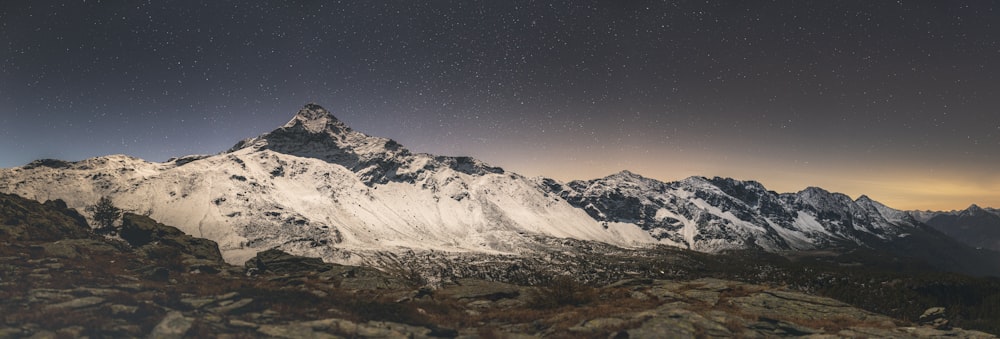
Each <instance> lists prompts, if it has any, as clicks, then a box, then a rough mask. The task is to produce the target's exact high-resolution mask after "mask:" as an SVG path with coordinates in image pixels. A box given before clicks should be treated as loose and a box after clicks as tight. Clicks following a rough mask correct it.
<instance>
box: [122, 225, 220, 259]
mask: <svg viewBox="0 0 1000 339" xmlns="http://www.w3.org/2000/svg"><path fill="white" fill-rule="evenodd" d="M121 237H122V239H125V241H127V242H128V243H129V244H130V245H132V246H133V247H136V248H138V249H140V250H142V251H144V252H146V253H148V254H150V255H155V254H156V253H157V251H158V249H162V248H170V249H176V250H178V251H180V252H181V255H184V256H187V257H189V258H187V259H188V261H190V259H200V260H207V261H208V262H211V263H214V264H216V265H219V264H222V263H223V260H222V253H221V252H219V245H217V244H216V243H215V242H214V241H211V240H208V239H202V238H195V237H192V236H190V235H187V234H185V233H184V232H181V231H180V230H178V229H177V228H176V227H173V226H167V225H164V224H161V223H158V222H156V221H155V220H153V219H150V218H149V217H145V216H141V215H136V214H132V213H125V215H124V216H123V217H122V228H121ZM182 260H183V259H182Z"/></svg>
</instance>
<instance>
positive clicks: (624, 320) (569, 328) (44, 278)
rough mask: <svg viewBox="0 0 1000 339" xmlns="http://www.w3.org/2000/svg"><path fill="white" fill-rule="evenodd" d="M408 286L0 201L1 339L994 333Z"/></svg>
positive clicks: (499, 288)
mask: <svg viewBox="0 0 1000 339" xmlns="http://www.w3.org/2000/svg"><path fill="white" fill-rule="evenodd" d="M413 282H414V280H413V279H408V278H407V277H406V276H405V275H399V274H392V272H389V273H386V272H382V271H378V270H374V269H369V268H364V267H352V266H342V265H334V264H328V263H323V262H322V261H320V260H318V259H310V258H303V257H297V256H292V255H288V254H286V253H283V252H281V251H277V250H269V251H265V252H261V253H259V254H258V255H257V256H256V257H255V258H253V259H251V260H250V261H249V262H247V264H246V265H245V266H244V267H237V266H232V265H228V264H226V263H224V262H223V261H222V258H221V255H220V254H219V250H218V247H217V246H216V245H215V243H213V242H211V241H208V240H204V239H197V238H192V237H189V236H187V235H185V234H183V233H182V232H180V231H178V230H177V229H176V228H173V227H170V226H166V225H162V224H158V223H156V222H155V221H153V220H151V219H149V218H146V217H143V216H139V215H131V214H128V215H126V217H125V218H124V220H123V225H122V228H121V230H120V239H108V238H104V237H99V236H96V235H94V234H92V233H91V232H90V228H89V226H88V225H87V224H86V221H85V220H84V218H82V217H81V216H80V215H79V214H77V213H76V212H75V211H74V210H71V209H67V208H65V205H64V204H60V203H59V202H58V201H56V202H48V203H46V204H40V203H37V202H34V201H30V200H25V199H21V198H18V197H16V196H10V195H0V315H2V319H0V338H8V337H39V338H41V337H154V338H170V337H287V338H302V337H415V338H424V337H487V338H490V337H536V336H544V337H601V338H607V337H612V338H646V337H777V336H813V337H935V336H947V337H967V338H992V337H994V336H992V335H990V334H987V333H983V332H977V331H969V330H962V329H958V328H949V327H948V326H947V322H946V321H945V319H943V318H941V317H940V315H941V314H944V313H945V312H943V311H941V310H931V312H930V313H929V318H928V319H927V320H928V321H927V323H928V324H930V325H918V324H913V323H908V322H905V321H902V320H896V319H892V318H889V317H886V316H882V315H878V314H874V313H871V312H867V311H864V310H860V309H858V308H855V307H852V306H850V305H847V304H845V303H842V302H839V301H836V300H833V299H830V298H823V297H816V296H811V295H808V294H803V293H796V292H791V291H787V290H784V289H782V288H780V287H773V286H763V285H755V284H746V283H741V282H735V281H728V280H720V279H708V278H706V279H696V280H689V281H673V280H656V279H631V280H623V281H618V282H616V283H613V284H610V285H607V286H600V287H594V286H586V285H583V284H580V283H578V282H576V281H575V280H574V279H573V278H572V277H566V276H563V277H555V278H552V279H550V281H549V282H548V283H546V284H541V285H538V286H517V285H511V284H504V283H499V282H490V281H484V280H475V279H455V280H452V281H448V282H444V283H442V284H441V285H440V286H435V287H428V286H419V285H415V284H413ZM935 314H937V315H938V316H935Z"/></svg>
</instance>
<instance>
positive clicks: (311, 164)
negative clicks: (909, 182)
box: [0, 104, 1000, 273]
mask: <svg viewBox="0 0 1000 339" xmlns="http://www.w3.org/2000/svg"><path fill="white" fill-rule="evenodd" d="M0 192H3V193H8V194H18V195H21V196H24V197H28V198H32V199H36V200H41V201H44V200H51V199H62V200H64V201H65V202H66V203H67V204H68V206H69V207H73V208H77V209H80V210H82V209H83V208H84V207H85V206H87V205H90V204H93V203H94V202H96V201H97V200H98V199H99V198H100V197H101V196H109V197H111V198H112V199H113V200H114V202H115V203H116V204H117V205H119V206H121V207H123V208H125V209H127V210H130V211H133V212H135V213H140V214H146V215H150V216H151V217H153V218H155V219H157V220H160V221H162V222H164V223H166V224H171V225H176V226H177V227H178V228H180V229H181V230H183V231H184V232H186V233H188V234H190V235H193V236H197V237H203V238H208V239H211V240H214V241H216V242H218V243H219V245H220V248H221V250H222V253H223V256H224V257H225V259H226V260H227V261H229V262H233V263H242V262H243V261H245V260H247V259H249V258H251V257H253V256H254V255H255V254H256V253H257V252H259V251H263V250H266V249H270V248H275V247H277V248H280V249H282V250H285V251H288V252H291V253H295V254H301V255H307V256H314V257H321V258H323V259H325V260H327V261H331V262H337V263H348V264H357V263H364V262H366V261H368V259H370V258H371V254H372V253H376V252H393V251H397V252H398V251H443V252H463V253H466V252H468V253H489V254H513V255H519V254H528V253H532V249H533V248H537V247H538V246H543V244H541V243H539V242H538V241H537V239H538V237H554V238H573V239H579V240H587V241H597V242H602V243H607V244H611V245H616V246H624V247H641V246H653V245H669V246H676V247H681V248H687V249H692V250H695V251H701V252H719V251H725V250H738V249H759V250H763V251H768V252H786V251H812V250H830V249H835V250H849V249H851V248H857V247H865V248H873V249H881V250H887V251H890V252H892V253H898V254H901V255H916V256H921V255H924V256H927V257H928V258H926V259H930V260H931V261H932V262H935V263H936V264H937V265H939V266H941V267H949V268H953V269H959V270H963V271H967V272H976V273H982V272H994V271H993V270H992V269H996V272H1000V267H996V266H991V265H993V264H992V263H989V262H988V261H987V262H986V263H984V262H982V261H980V259H975V258H981V257H982V256H983V255H993V256H996V255H995V253H992V252H989V253H986V252H983V251H977V250H974V249H972V248H969V247H967V246H964V245H962V244H960V243H958V242H956V241H954V240H953V239H951V238H950V237H948V236H946V235H945V234H948V235H951V236H952V237H955V238H956V239H959V240H961V241H964V242H966V243H969V244H972V245H973V246H978V247H982V248H989V249H997V244H998V243H997V241H996V239H1000V237H996V236H995V235H996V234H997V231H998V228H997V227H994V226H995V225H997V224H996V223H995V222H996V220H997V219H998V218H1000V217H998V214H997V212H996V211H995V210H989V211H987V210H980V211H982V212H981V213H980V212H975V211H973V212H969V213H966V212H968V211H964V212H949V213H931V212H906V211H899V210H895V209H892V208H889V207H887V206H885V205H883V204H881V203H878V202H876V201H874V200H871V199H869V198H868V197H865V196H862V197H860V198H858V199H851V198H850V197H848V196H846V195H843V194H839V193H831V192H828V191H826V190H823V189H820V188H808V189H805V190H803V191H801V192H798V193H784V194H778V193H775V192H773V191H768V190H767V189H766V188H764V187H763V186H762V185H761V184H760V183H757V182H754V181H740V180H735V179H729V178H711V179H710V178H703V177H691V178H687V179H684V180H680V181H676V182H661V181H658V180H655V179H650V178H646V177H643V176H640V175H638V174H634V173H631V172H628V171H623V172H620V173H617V174H613V175H610V176H607V177H604V178H600V179H594V180H589V181H572V182H568V183H564V182H559V181H557V180H554V179H548V178H527V177H524V176H521V175H519V174H516V173H511V172H508V171H505V170H503V169H502V168H499V167H494V166H490V165H487V164H485V163H483V162H481V161H479V160H476V159H473V158H469V157H447V156H435V155H430V154H423V153H412V152H410V151H409V150H407V149H406V148H405V147H403V146H402V145H400V144H399V143H397V142H395V141H393V140H391V139H386V138H380V137H373V136H369V135H366V134H364V133H361V132H358V131H355V130H353V129H351V128H350V127H348V126H347V125H346V124H344V123H343V122H341V121H339V120H337V119H336V118H335V117H334V116H333V115H332V114H330V113H329V112H328V111H327V110H325V109H324V108H322V107H320V106H318V105H315V104H309V105H306V106H305V107H304V108H302V109H301V110H299V111H298V113H297V114H296V115H295V116H294V117H293V118H292V119H291V120H290V121H289V122H288V123H287V124H285V125H284V126H281V127H279V128H277V129H275V130H273V131H271V132H269V133H266V134H263V135H261V136H258V137H254V138H249V139H246V140H243V141H240V142H239V143H237V144H236V145H235V146H234V147H232V148H231V149H229V150H227V151H225V152H222V153H219V154H216V155H198V156H185V157H180V158H175V159H171V160H168V161H166V162H163V163H155V162H148V161H144V160H141V159H137V158H132V157H128V156H124V155H111V156H104V157H98V158H92V159H87V160H83V161H79V162H65V161H60V160H38V161H35V162H32V163H30V164H28V165H25V166H22V167H17V168H9V169H0ZM928 225H931V226H934V227H935V228H937V230H935V228H932V227H929V226H928ZM991 225H994V226H991ZM991 227H992V228H991ZM990 232H993V233H990ZM990 236H993V238H992V239H993V240H992V242H991V241H990V240H988V239H985V240H984V239H983V238H989V237H990ZM977 241H983V243H979V242H977ZM914 248H921V249H924V250H921V251H915V252H914V251H912V250H913V249H914ZM990 253H992V254H990ZM970 258H973V259H970ZM984 265H985V266H984ZM984 267H985V268H984Z"/></svg>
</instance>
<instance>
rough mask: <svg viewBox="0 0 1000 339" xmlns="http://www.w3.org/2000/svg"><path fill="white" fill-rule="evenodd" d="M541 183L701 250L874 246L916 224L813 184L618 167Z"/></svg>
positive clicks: (602, 213)
mask: <svg viewBox="0 0 1000 339" xmlns="http://www.w3.org/2000/svg"><path fill="white" fill-rule="evenodd" d="M541 185H542V186H544V187H546V188H548V189H550V190H551V191H552V192H554V193H556V194H558V195H559V196H561V197H563V198H564V199H566V200H567V201H569V202H570V203H571V204H573V205H574V206H577V207H579V208H581V209H583V210H585V211H587V213H588V214H590V216H591V217H593V218H594V219H596V220H599V221H601V222H603V223H605V224H606V225H607V224H627V225H636V226H638V227H640V228H641V229H643V230H645V231H647V232H648V233H649V234H650V235H652V236H653V237H654V238H656V239H659V240H661V241H662V242H664V243H669V244H672V245H676V246H680V247H685V248H691V249H695V250H699V251H707V252H714V251H719V250H726V249H744V248H759V249H764V250H769V251H781V250H808V249H817V248H828V247H833V246H843V245H873V244H874V243H877V242H878V241H890V240H892V239H894V238H896V237H900V236H905V234H907V233H908V232H910V231H911V230H912V229H913V228H914V227H915V226H916V223H917V222H916V221H915V220H914V219H913V218H912V217H910V216H909V215H908V214H906V213H903V212H900V211H896V210H893V209H891V208H888V207H886V206H884V205H882V204H880V203H878V202H875V201H873V200H871V199H869V198H868V197H865V196H862V197H860V198H858V199H857V200H852V199H851V198H849V197H848V196H846V195H843V194H838V193H830V192H827V191H825V190H823V189H820V188H815V187H810V188H807V189H805V190H803V191H801V192H798V193H794V194H778V193H775V192H773V191H768V190H767V189H765V188H764V186H763V185H761V184H760V183H758V182H755V181H739V180H735V179H729V178H712V179H707V178H703V177H690V178H687V179H684V180H681V181H677V182H670V183H664V182H660V181H657V180H654V179H650V178H645V177H642V176H640V175H637V174H634V173H631V172H628V171H623V172H621V173H617V174H613V175H610V176H608V177H605V178H601V179H595V180H589V181H573V182H570V183H568V184H561V183H558V182H556V181H553V180H549V179H545V180H542V182H541Z"/></svg>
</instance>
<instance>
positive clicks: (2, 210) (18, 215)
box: [0, 193, 90, 240]
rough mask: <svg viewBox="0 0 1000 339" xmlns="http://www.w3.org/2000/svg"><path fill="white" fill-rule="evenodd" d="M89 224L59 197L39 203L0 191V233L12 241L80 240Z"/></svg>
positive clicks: (87, 230) (84, 235) (87, 232)
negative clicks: (58, 198)
mask: <svg viewBox="0 0 1000 339" xmlns="http://www.w3.org/2000/svg"><path fill="white" fill-rule="evenodd" d="M89 230H90V226H89V225H87V221H86V220H85V219H84V218H83V216H81V215H80V214H79V213H77V212H76V211H75V210H71V209H68V208H66V203H65V202H63V201H62V200H55V201H49V202H46V203H45V204H40V203H38V202H37V201H34V200H27V199H22V198H20V197H18V196H16V195H10V194H3V193H0V235H7V236H10V237H12V238H14V239H16V240H59V239H67V238H68V239H80V238H86V237H87V236H88V235H89Z"/></svg>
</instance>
